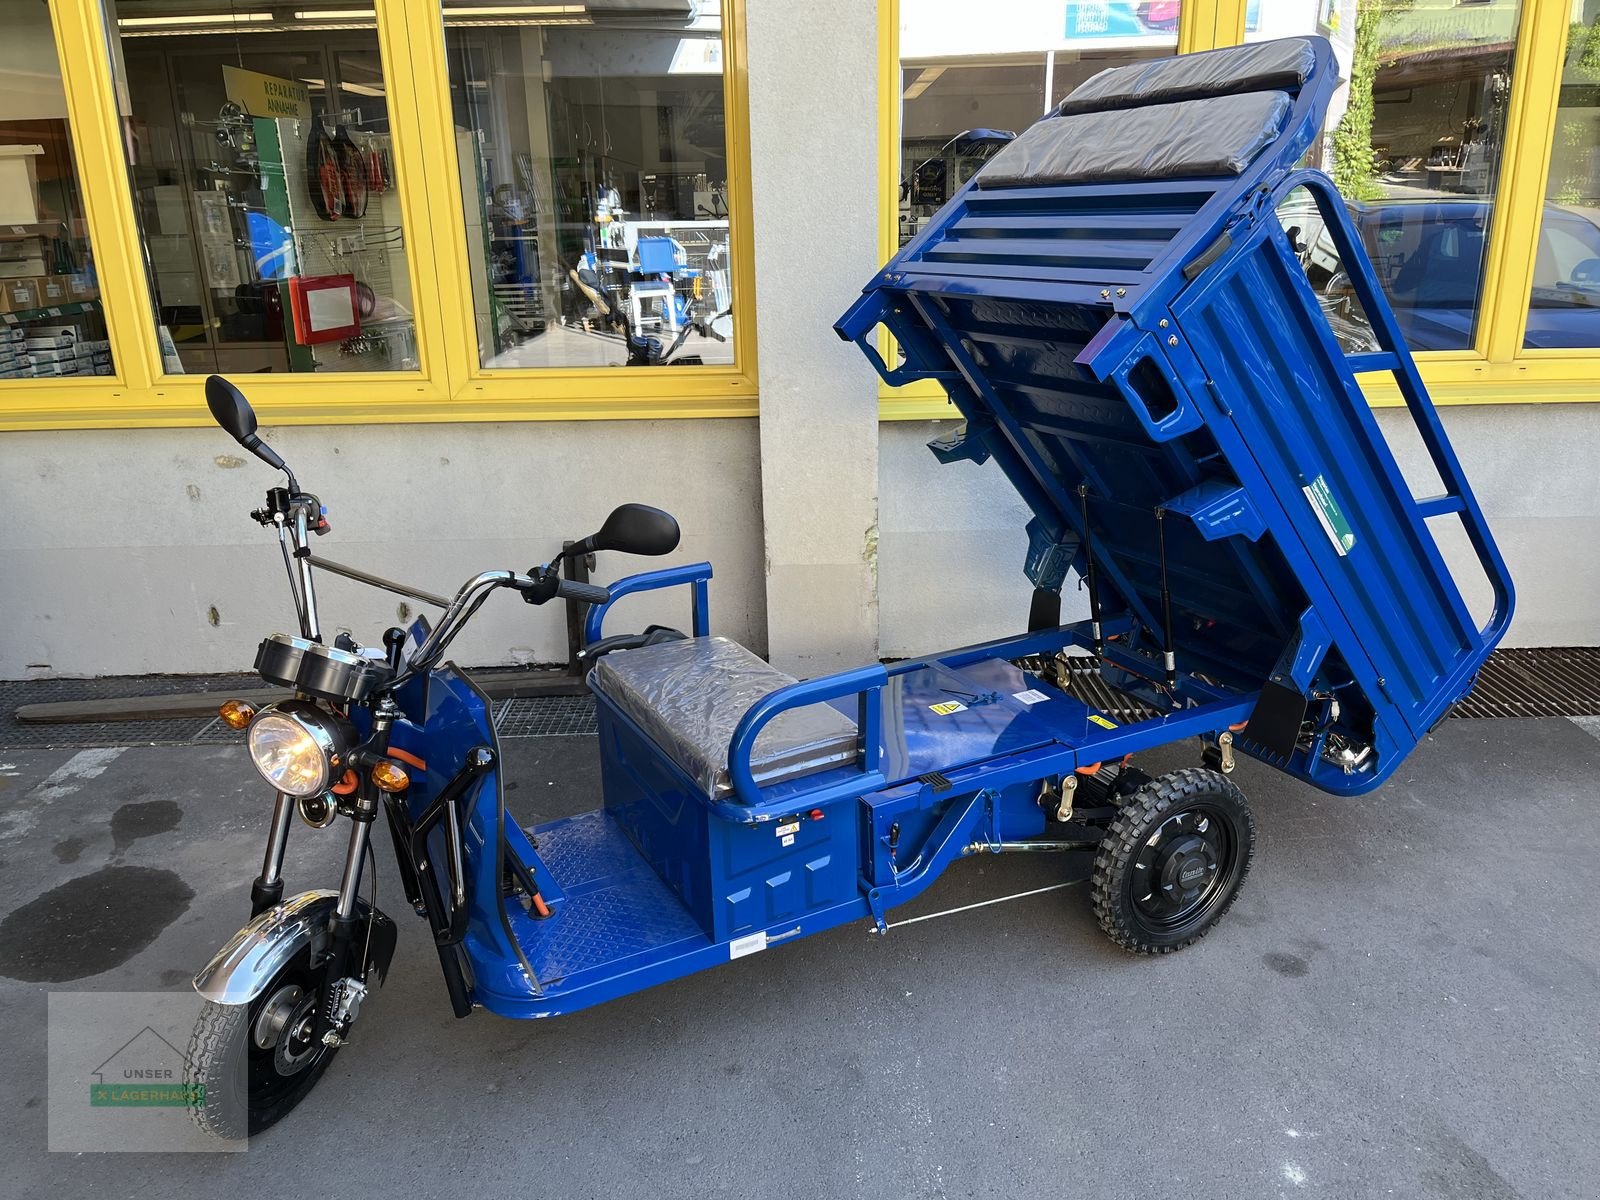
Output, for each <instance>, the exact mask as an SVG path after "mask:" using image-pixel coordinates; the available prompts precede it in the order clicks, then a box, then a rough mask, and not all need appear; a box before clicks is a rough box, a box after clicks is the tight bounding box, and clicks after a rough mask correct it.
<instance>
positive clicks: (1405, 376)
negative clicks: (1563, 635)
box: [1272, 168, 1515, 645]
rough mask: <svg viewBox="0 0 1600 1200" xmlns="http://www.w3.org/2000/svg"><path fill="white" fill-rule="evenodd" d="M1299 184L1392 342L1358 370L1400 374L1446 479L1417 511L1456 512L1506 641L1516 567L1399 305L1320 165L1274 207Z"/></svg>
mask: <svg viewBox="0 0 1600 1200" xmlns="http://www.w3.org/2000/svg"><path fill="white" fill-rule="evenodd" d="M1297 187H1303V188H1305V189H1306V191H1307V192H1308V193H1309V194H1310V195H1311V198H1312V199H1313V200H1314V201H1315V202H1316V205H1317V211H1318V212H1319V213H1321V215H1322V220H1323V225H1324V227H1325V228H1326V229H1327V230H1328V232H1329V233H1330V234H1331V235H1332V237H1333V243H1334V247H1335V248H1336V249H1337V250H1338V252H1339V260H1340V263H1341V265H1343V267H1344V269H1345V272H1346V274H1347V275H1349V277H1350V283H1351V286H1352V287H1353V288H1354V289H1355V293H1356V298H1357V299H1358V300H1360V302H1361V307H1362V310H1363V312H1365V314H1366V316H1367V320H1368V322H1369V323H1370V324H1371V325H1372V327H1373V330H1374V332H1376V333H1377V335H1378V337H1379V339H1380V341H1381V342H1382V344H1383V345H1384V346H1385V348H1386V349H1385V350H1384V351H1383V352H1382V353H1378V354H1354V355H1347V356H1346V358H1347V361H1348V363H1349V366H1350V369H1351V371H1352V372H1362V371H1388V372H1390V373H1391V374H1392V375H1393V376H1394V378H1395V382H1396V383H1397V384H1398V385H1399V388H1400V395H1401V397H1402V398H1403V399H1404V400H1405V402H1406V409H1407V411H1408V412H1409V413H1410V414H1411V419H1412V421H1413V422H1414V423H1415V425H1416V427H1417V433H1418V435H1419V436H1420V437H1421V438H1422V443H1423V445H1424V446H1425V447H1426V448H1427V451H1428V456H1429V457H1430V458H1431V459H1432V460H1433V465H1434V468H1435V469H1436V470H1437V471H1438V472H1439V479H1440V481H1441V482H1442V483H1443V484H1444V487H1445V493H1444V494H1443V495H1440V496H1429V497H1424V498H1421V499H1417V500H1415V505H1416V509H1417V513H1418V515H1419V516H1421V517H1422V518H1423V519H1424V520H1426V519H1427V518H1429V517H1436V516H1446V515H1450V514H1455V515H1457V516H1459V517H1460V519H1461V523H1462V526H1463V527H1464V528H1465V530H1466V534H1467V539H1468V541H1470V542H1471V543H1472V549H1473V551H1474V553H1476V554H1477V556H1478V560H1479V562H1480V563H1481V564H1482V565H1483V569H1484V574H1485V575H1487V576H1488V579H1489V584H1490V586H1491V587H1492V588H1493V590H1494V612H1493V613H1492V614H1491V615H1490V617H1489V619H1488V621H1487V622H1485V623H1484V625H1483V627H1482V628H1481V629H1480V630H1479V634H1480V636H1481V637H1482V638H1483V640H1484V643H1485V644H1486V645H1492V644H1494V643H1496V642H1498V641H1499V640H1500V637H1501V635H1502V634H1504V633H1505V631H1506V628H1507V627H1508V626H1509V625H1510V624H1511V612H1512V608H1513V606H1514V601H1515V596H1514V592H1513V588H1512V584H1511V573H1510V571H1509V570H1508V569H1507V567H1506V564H1505V559H1504V558H1503V557H1502V556H1501V554H1500V548H1499V547H1498V546H1496V545H1495V543H1494V539H1493V538H1492V537H1491V536H1490V535H1489V525H1488V522H1487V521H1486V520H1485V519H1484V515H1483V510H1482V509H1481V508H1480V507H1479V506H1478V499H1477V497H1476V496H1474V495H1473V492H1472V489H1471V488H1470V487H1469V486H1468V485H1467V482H1466V477H1465V476H1464V475H1463V474H1462V472H1461V463H1460V460H1459V459H1457V458H1456V453H1455V450H1454V449H1453V448H1452V447H1451V445H1450V441H1449V439H1448V438H1447V437H1446V436H1445V431H1444V425H1443V423H1442V422H1441V421H1440V420H1439V410H1438V409H1437V408H1435V407H1434V404H1433V402H1432V400H1430V399H1429V398H1428V395H1427V392H1426V390H1425V389H1424V387H1423V384H1422V375H1421V373H1420V372H1419V371H1418V369H1417V363H1416V359H1414V358H1413V357H1412V356H1411V350H1410V347H1408V346H1407V345H1406V340H1405V336H1404V335H1403V334H1402V333H1401V332H1400V325H1399V323H1398V322H1397V321H1396V320H1395V316H1394V310H1393V309H1392V308H1390V307H1389V303H1388V299H1387V298H1386V297H1385V296H1384V294H1383V290H1382V285H1381V284H1380V283H1379V282H1378V277H1377V276H1376V275H1375V274H1374V273H1373V270H1372V261H1371V259H1369V258H1368V257H1367V254H1366V252H1365V250H1364V249H1363V248H1362V247H1361V245H1360V243H1359V241H1358V240H1357V234H1356V231H1355V227H1354V226H1353V225H1352V224H1351V222H1350V214H1349V211H1348V210H1347V209H1346V208H1345V203H1344V197H1343V196H1341V195H1340V194H1339V190H1338V188H1336V187H1335V186H1334V183H1333V180H1331V179H1329V178H1328V176H1326V175H1325V174H1323V173H1322V172H1321V171H1317V170H1313V169H1311V168H1303V169H1301V170H1298V171H1294V172H1291V173H1290V174H1289V175H1288V176H1286V177H1285V178H1284V179H1283V181H1282V182H1281V183H1279V184H1278V186H1277V188H1276V189H1275V191H1274V192H1273V197H1272V205H1273V207H1274V208H1276V207H1277V206H1278V205H1279V204H1281V203H1282V202H1283V200H1284V199H1285V198H1286V197H1287V196H1288V195H1289V193H1290V192H1292V191H1294V189H1295V188H1297Z"/></svg>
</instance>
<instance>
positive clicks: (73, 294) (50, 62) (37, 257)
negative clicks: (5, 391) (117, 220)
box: [0, 0, 111, 386]
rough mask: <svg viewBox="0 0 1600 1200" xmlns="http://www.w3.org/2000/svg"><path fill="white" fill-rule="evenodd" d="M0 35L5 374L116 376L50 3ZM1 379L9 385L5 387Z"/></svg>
mask: <svg viewBox="0 0 1600 1200" xmlns="http://www.w3.org/2000/svg"><path fill="white" fill-rule="evenodd" d="M4 29H5V36H4V37H3V38H0V381H5V380H18V379H58V378H61V377H64V376H68V377H78V376H85V375H110V374H111V347H110V342H109V341H107V340H106V324H105V317H104V314H103V312H102V310H101V307H100V288H99V281H98V279H97V277H96V275H95V267H94V255H93V253H92V252H91V250H90V247H89V234H88V228H87V225H86V223H85V220H84V208H83V188H82V186H81V185H80V183H79V181H78V170H77V166H76V164H75V163H74V162H73V157H72V139H71V136H70V133H69V130H68V127H67V95H66V91H65V89H64V88H63V86H62V82H61V68H60V65H59V60H58V59H57V56H56V44H55V33H54V30H53V29H52V27H51V23H50V9H49V6H48V5H46V4H44V3H43V2H42V0H19V2H17V3H12V4H8V5H7V6H6V21H5V25H4ZM0 386H3V385H0Z"/></svg>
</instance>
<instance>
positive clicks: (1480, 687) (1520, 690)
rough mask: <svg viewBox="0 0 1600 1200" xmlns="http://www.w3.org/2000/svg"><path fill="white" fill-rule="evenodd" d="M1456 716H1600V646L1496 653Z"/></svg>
mask: <svg viewBox="0 0 1600 1200" xmlns="http://www.w3.org/2000/svg"><path fill="white" fill-rule="evenodd" d="M1450 715H1451V716H1454V717H1595V716H1600V646H1518V647H1513V648H1510V649H1500V650H1496V651H1495V652H1494V653H1493V654H1491V655H1490V656H1489V661H1488V662H1486V663H1485V664H1484V665H1483V670H1481V671H1479V672H1478V681H1477V683H1475V684H1473V686H1472V691H1471V693H1470V694H1469V695H1468V696H1467V698H1466V699H1465V700H1463V701H1461V703H1459V704H1457V705H1456V706H1455V709H1454V711H1452V712H1451V714H1450Z"/></svg>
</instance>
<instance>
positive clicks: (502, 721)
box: [494, 696, 599, 739]
mask: <svg viewBox="0 0 1600 1200" xmlns="http://www.w3.org/2000/svg"><path fill="white" fill-rule="evenodd" d="M494 728H495V732H496V733H497V734H498V735H499V736H500V737H501V738H502V739H504V738H530V737H564V736H572V735H582V734H589V733H598V732H599V726H598V725H596V724H595V717H594V698H593V697H592V696H534V697H531V698H527V699H521V700H507V701H506V702H505V708H504V710H503V711H502V710H501V709H500V707H499V706H498V705H496V712H495V722H494Z"/></svg>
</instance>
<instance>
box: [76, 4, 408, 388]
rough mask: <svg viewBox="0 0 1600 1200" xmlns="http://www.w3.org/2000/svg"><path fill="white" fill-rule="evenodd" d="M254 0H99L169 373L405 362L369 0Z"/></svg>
mask: <svg viewBox="0 0 1600 1200" xmlns="http://www.w3.org/2000/svg"><path fill="white" fill-rule="evenodd" d="M260 8H261V11H256V6H251V7H250V8H249V10H248V11H247V10H246V9H244V8H239V9H237V11H230V10H229V9H228V7H227V6H226V5H216V4H207V5H195V4H191V3H185V2H184V0H108V3H107V20H108V26H109V28H110V29H111V30H112V31H113V43H112V51H113V56H114V60H115V66H116V71H117V77H118V101H119V106H120V108H121V110H122V115H123V118H124V125H125V131H124V149H125V151H126V154H127V160H128V174H129V178H130V181H131V183H132V188H133V196H134V205H135V210H136V212H137V216H138V221H139V230H140V235H141V237H142V239H143V243H144V251H145V260H146V264H147V268H148V271H149V276H150V290H151V294H152V300H153V302H154V305H155V309H156V322H157V326H158V328H159V331H160V337H161V343H162V344H161V349H162V357H163V361H164V364H165V367H166V370H167V372H168V373H171V374H179V373H184V372H210V371H223V372H252V371H270V372H278V371H294V372H306V371H323V372H338V371H414V370H416V369H417V367H418V361H417V350H416V337H415V328H414V324H413V321H412V316H411V312H412V298H411V279H410V272H409V270H408V265H407V256H406V239H405V231H404V230H403V228H402V223H401V216H400V200H399V194H398V191H397V183H398V180H397V177H396V172H395V164H394V155H393V151H392V147H391V139H390V129H389V106H388V95H387V88H386V85H385V81H384V76H383V66H382V62H381V59H380V56H379V51H378V38H377V24H376V13H375V10H374V7H373V5H372V4H371V3H370V2H369V3H367V4H365V5H362V4H360V3H351V2H350V0H296V3H295V5H294V6H293V8H279V7H275V6H270V7H269V6H260ZM202 10H203V11H202Z"/></svg>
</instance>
